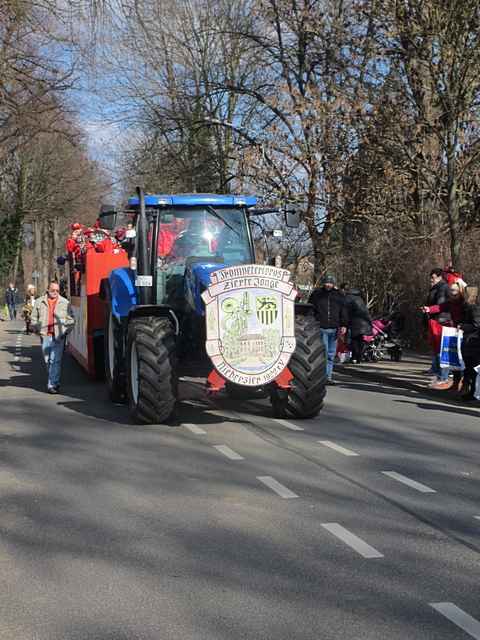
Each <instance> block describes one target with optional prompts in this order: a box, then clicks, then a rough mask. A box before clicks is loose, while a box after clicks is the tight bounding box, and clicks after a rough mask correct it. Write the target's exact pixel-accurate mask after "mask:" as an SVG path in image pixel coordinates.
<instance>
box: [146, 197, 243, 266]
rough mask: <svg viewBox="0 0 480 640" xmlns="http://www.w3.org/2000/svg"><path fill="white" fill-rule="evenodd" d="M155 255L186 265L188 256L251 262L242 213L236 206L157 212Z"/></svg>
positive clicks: (234, 262)
mask: <svg viewBox="0 0 480 640" xmlns="http://www.w3.org/2000/svg"><path fill="white" fill-rule="evenodd" d="M158 223H159V228H158V241H157V258H158V261H159V262H160V263H163V264H168V263H175V264H176V265H177V266H178V265H185V263H186V260H187V258H192V257H195V258H205V262H211V263H218V264H223V265H234V264H245V263H249V262H251V261H252V252H251V245H250V238H249V234H248V227H247V221H246V216H245V212H244V210H243V209H238V208H226V207H225V208H213V207H210V206H207V207H203V206H202V207H188V208H187V207H186V208H175V209H170V210H166V211H160V212H159V218H158Z"/></svg>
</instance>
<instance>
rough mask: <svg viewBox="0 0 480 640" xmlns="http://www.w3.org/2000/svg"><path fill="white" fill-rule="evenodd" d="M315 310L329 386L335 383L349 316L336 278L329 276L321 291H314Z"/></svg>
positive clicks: (312, 299)
mask: <svg viewBox="0 0 480 640" xmlns="http://www.w3.org/2000/svg"><path fill="white" fill-rule="evenodd" d="M309 302H310V304H312V305H313V307H314V309H315V317H316V319H317V320H318V322H319V323H320V327H321V328H320V332H321V335H322V339H323V343H324V345H325V351H326V353H327V384H335V382H334V381H333V363H334V360H335V354H336V353H337V338H338V335H339V333H342V334H343V333H345V327H346V324H347V315H346V311H345V297H344V296H343V295H342V294H341V293H340V292H339V291H338V290H337V289H335V278H334V276H332V275H327V276H325V277H324V279H323V281H322V286H321V287H320V288H319V289H314V290H313V292H312V294H311V295H310V299H309Z"/></svg>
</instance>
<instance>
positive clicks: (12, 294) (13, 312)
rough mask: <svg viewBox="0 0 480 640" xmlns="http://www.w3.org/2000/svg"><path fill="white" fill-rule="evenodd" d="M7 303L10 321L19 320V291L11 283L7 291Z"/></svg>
mask: <svg viewBox="0 0 480 640" xmlns="http://www.w3.org/2000/svg"><path fill="white" fill-rule="evenodd" d="M5 302H6V303H7V307H8V313H9V315H10V320H16V319H17V304H18V289H17V288H16V287H15V285H14V284H13V282H10V284H9V285H8V289H7V290H6V291H5Z"/></svg>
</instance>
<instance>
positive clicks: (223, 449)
mask: <svg viewBox="0 0 480 640" xmlns="http://www.w3.org/2000/svg"><path fill="white" fill-rule="evenodd" d="M213 448H214V449H216V450H217V451H220V453H223V455H224V456H226V457H227V458H230V460H244V458H242V456H241V455H239V454H238V453H237V452H236V451H234V450H233V449H230V447H227V445H225V444H214V445H213Z"/></svg>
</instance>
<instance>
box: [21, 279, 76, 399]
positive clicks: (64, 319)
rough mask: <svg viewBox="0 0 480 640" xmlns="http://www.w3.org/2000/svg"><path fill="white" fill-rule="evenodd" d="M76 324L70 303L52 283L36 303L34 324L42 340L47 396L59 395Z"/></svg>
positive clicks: (55, 283) (34, 328)
mask: <svg viewBox="0 0 480 640" xmlns="http://www.w3.org/2000/svg"><path fill="white" fill-rule="evenodd" d="M74 324H75V319H74V317H73V313H72V310H71V307H70V303H69V302H68V300H67V299H66V298H63V297H62V296H61V295H60V287H59V284H58V282H55V281H53V282H51V283H50V284H49V285H48V290H47V293H46V295H44V296H42V297H40V298H38V299H37V300H36V301H35V306H34V307H33V311H32V322H31V328H32V329H33V330H34V331H35V332H37V333H39V334H40V337H41V340H42V354H43V358H44V361H45V365H46V368H47V392H48V393H58V392H59V389H60V376H61V373H62V358H63V352H64V349H65V338H66V336H67V335H68V333H69V332H70V331H71V330H72V329H73V326H74Z"/></svg>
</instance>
